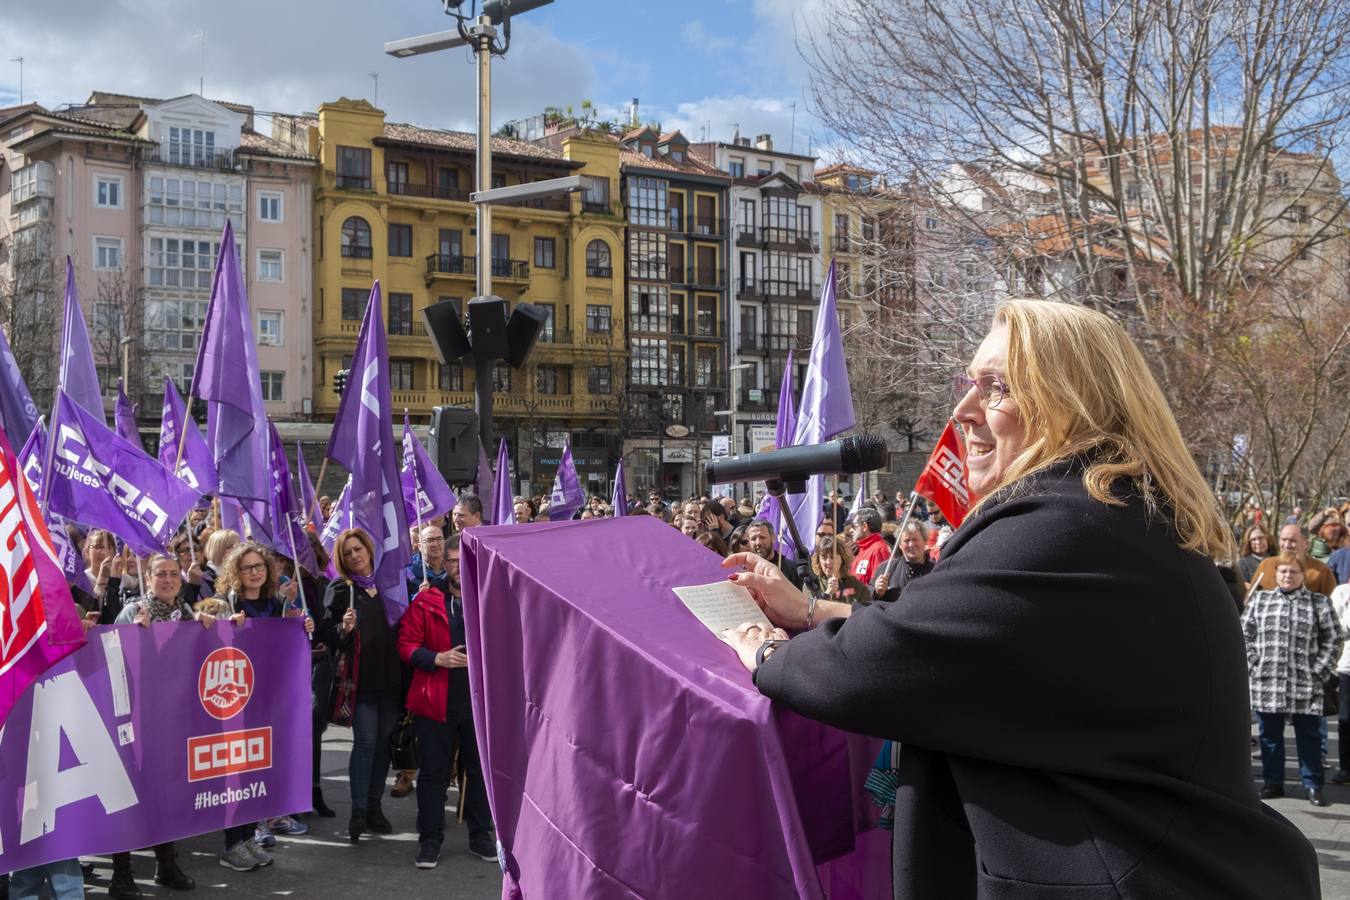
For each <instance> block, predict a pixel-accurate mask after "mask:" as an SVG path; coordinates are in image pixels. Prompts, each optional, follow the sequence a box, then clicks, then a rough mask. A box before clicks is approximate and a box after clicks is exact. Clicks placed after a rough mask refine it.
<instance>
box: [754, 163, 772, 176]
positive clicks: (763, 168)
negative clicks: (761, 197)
mask: <svg viewBox="0 0 1350 900" xmlns="http://www.w3.org/2000/svg"><path fill="white" fill-rule="evenodd" d="M772 174H773V163H771V162H765V161H764V160H762V159H757V160H755V177H757V178H768V177H769V176H770V175H772Z"/></svg>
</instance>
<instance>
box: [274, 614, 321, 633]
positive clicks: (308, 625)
mask: <svg viewBox="0 0 1350 900" xmlns="http://www.w3.org/2000/svg"><path fill="white" fill-rule="evenodd" d="M281 615H282V618H286V619H296V618H300V617H301V616H304V619H305V634H313V633H314V620H313V619H311V618H310V617H309V616H306V615H305V611H304V610H303V609H287V610H286V611H285V612H283V613H282V614H281Z"/></svg>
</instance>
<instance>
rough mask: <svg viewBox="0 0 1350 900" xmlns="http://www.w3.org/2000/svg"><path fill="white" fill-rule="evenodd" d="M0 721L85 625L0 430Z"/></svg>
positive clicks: (77, 640) (76, 644) (80, 637)
mask: <svg viewBox="0 0 1350 900" xmlns="http://www.w3.org/2000/svg"><path fill="white" fill-rule="evenodd" d="M0 575H2V576H3V577H2V578H0V726H3V725H4V722H5V717H6V716H7V715H9V711H10V709H11V708H12V707H13V706H14V704H15V703H16V702H17V701H18V699H19V697H21V696H22V695H23V693H24V691H26V690H27V689H28V686H29V685H31V684H32V683H33V682H34V681H36V680H37V679H38V678H39V677H41V675H42V673H43V672H45V671H47V669H49V668H51V667H52V666H54V665H56V664H57V663H58V662H60V661H61V660H62V659H64V658H65V657H66V656H68V655H70V654H71V653H74V652H75V651H76V650H78V649H80V647H82V646H84V641H85V638H84V628H83V626H81V624H80V617H79V614H78V613H77V612H76V611H75V601H74V600H73V599H72V598H71V596H70V587H69V586H68V585H67V584H66V579H65V576H64V575H63V574H62V572H61V567H60V564H59V562H58V561H57V558H56V551H55V550H54V549H53V547H52V542H51V536H50V535H49V534H48V533H47V525H46V523H44V522H43V521H42V515H41V513H40V511H39V509H38V503H37V497H36V496H35V495H34V494H33V488H32V486H31V485H29V483H28V479H26V478H25V477H24V476H23V473H22V471H20V469H19V461H18V459H17V458H16V457H15V456H14V449H13V448H12V447H11V446H10V444H9V438H8V437H6V436H5V433H4V431H3V430H0Z"/></svg>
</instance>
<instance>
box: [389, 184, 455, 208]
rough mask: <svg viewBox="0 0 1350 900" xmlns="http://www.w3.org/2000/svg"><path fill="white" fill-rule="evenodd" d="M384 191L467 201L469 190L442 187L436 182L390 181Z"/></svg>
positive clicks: (397, 194)
mask: <svg viewBox="0 0 1350 900" xmlns="http://www.w3.org/2000/svg"><path fill="white" fill-rule="evenodd" d="M387 188H388V190H387V191H386V193H388V194H390V195H392V196H396V197H420V198H422V199H424V200H454V201H456V202H459V203H468V202H469V192H468V191H462V190H460V189H459V188H452V187H443V186H441V185H436V184H413V183H412V182H407V181H390V182H388V185H387Z"/></svg>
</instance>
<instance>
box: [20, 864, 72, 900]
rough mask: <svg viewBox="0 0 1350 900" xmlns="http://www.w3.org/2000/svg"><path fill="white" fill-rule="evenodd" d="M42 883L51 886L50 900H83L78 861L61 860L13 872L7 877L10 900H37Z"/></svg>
mask: <svg viewBox="0 0 1350 900" xmlns="http://www.w3.org/2000/svg"><path fill="white" fill-rule="evenodd" d="M44 881H45V882H47V883H48V884H50V885H51V886H52V900H84V873H83V872H81V871H80V861H79V860H78V859H63V860H60V861H59V862H53V863H47V864H46V865H45V866H34V867H33V868H31V869H20V870H19V871H17V872H15V873H14V874H13V875H11V876H9V896H10V900H37V898H38V897H39V896H40V895H41V892H42V883H43V882H44Z"/></svg>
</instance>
